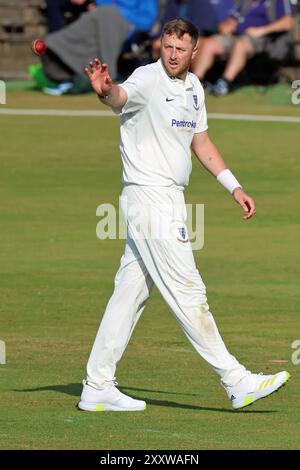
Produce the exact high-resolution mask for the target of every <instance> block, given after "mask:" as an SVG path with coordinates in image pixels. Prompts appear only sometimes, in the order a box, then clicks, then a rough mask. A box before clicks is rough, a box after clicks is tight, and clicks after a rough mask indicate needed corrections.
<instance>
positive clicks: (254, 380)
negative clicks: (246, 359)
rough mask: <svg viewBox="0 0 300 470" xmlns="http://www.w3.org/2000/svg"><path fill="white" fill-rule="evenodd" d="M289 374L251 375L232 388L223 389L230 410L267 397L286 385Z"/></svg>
mask: <svg viewBox="0 0 300 470" xmlns="http://www.w3.org/2000/svg"><path fill="white" fill-rule="evenodd" d="M289 378H290V374H289V373H288V372H286V371H282V372H278V374H275V375H263V374H262V373H261V374H251V373H249V375H247V376H246V377H245V378H243V379H242V380H241V381H240V382H239V383H238V384H237V385H235V386H234V387H225V390H226V392H227V395H228V398H229V399H230V401H231V405H232V408H234V409H238V408H244V407H245V406H248V405H251V404H252V403H253V402H254V401H256V400H259V399H260V398H264V397H267V396H268V395H271V393H273V392H276V391H277V390H278V389H279V388H280V387H282V386H283V385H285V384H286V382H287V381H288V380H289Z"/></svg>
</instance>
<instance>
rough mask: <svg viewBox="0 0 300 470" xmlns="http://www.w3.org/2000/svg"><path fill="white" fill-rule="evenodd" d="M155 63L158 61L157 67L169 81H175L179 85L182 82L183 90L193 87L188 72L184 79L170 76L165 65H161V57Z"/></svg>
mask: <svg viewBox="0 0 300 470" xmlns="http://www.w3.org/2000/svg"><path fill="white" fill-rule="evenodd" d="M157 63H158V67H159V69H160V71H161V72H162V73H163V75H164V76H165V77H166V78H167V80H169V81H170V82H173V83H174V82H175V83H179V84H181V85H182V84H183V86H184V88H185V90H189V89H192V88H193V85H192V83H191V80H190V77H189V73H187V75H186V78H185V81H183V80H181V79H180V78H176V77H171V76H170V75H168V74H167V71H166V69H165V67H164V66H163V63H162V60H161V59H158V61H157Z"/></svg>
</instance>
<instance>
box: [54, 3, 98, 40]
mask: <svg viewBox="0 0 300 470" xmlns="http://www.w3.org/2000/svg"><path fill="white" fill-rule="evenodd" d="M46 7H47V8H46V17H47V23H48V30H49V33H52V32H54V31H59V30H60V29H62V28H63V27H64V26H66V25H67V24H68V23H70V22H71V21H75V20H77V19H78V18H79V16H80V15H81V14H82V13H84V12H85V11H89V10H91V9H92V8H94V7H95V2H94V0H46Z"/></svg>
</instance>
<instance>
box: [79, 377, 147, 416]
mask: <svg viewBox="0 0 300 470" xmlns="http://www.w3.org/2000/svg"><path fill="white" fill-rule="evenodd" d="M116 385H118V384H117V382H114V381H112V382H111V384H109V385H108V386H107V387H106V388H105V389H103V390H98V389H96V388H94V387H91V386H90V385H88V384H87V382H86V381H83V390H82V394H81V400H80V402H79V403H78V405H77V406H78V408H79V409H80V410H84V411H142V410H144V409H145V408H146V403H145V402H144V401H142V400H134V399H133V398H131V397H128V396H127V395H125V394H124V393H122V392H120V390H118V389H117V387H116Z"/></svg>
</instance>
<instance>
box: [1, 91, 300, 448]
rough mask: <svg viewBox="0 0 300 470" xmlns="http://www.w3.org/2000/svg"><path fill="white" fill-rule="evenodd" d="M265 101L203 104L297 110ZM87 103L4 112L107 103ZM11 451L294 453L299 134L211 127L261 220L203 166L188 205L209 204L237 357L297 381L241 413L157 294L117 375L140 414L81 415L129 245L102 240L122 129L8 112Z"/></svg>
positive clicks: (5, 229)
mask: <svg viewBox="0 0 300 470" xmlns="http://www.w3.org/2000/svg"><path fill="white" fill-rule="evenodd" d="M259 100H260V97H258V98H257V102H255V100H249V99H248V98H247V96H246V95H243V96H239V95H233V96H230V97H228V99H225V100H222V99H221V100H220V101H218V100H214V99H209V100H208V111H210V112H216V111H219V112H239V113H247V112H248V113H250V112H251V113H253V112H255V111H256V112H257V113H261V114H266V113H269V114H271V113H272V114H276V113H277V114H286V115H287V114H289V115H297V114H298V115H299V106H298V109H296V107H295V106H294V107H291V106H278V107H276V106H271V105H268V104H264V103H260V102H259ZM99 106H100V104H98V102H97V100H96V98H95V97H94V96H93V95H88V96H81V97H64V98H58V99H55V98H48V97H45V96H43V95H42V94H38V93H35V92H33V91H29V90H28V91H12V92H10V93H8V101H7V107H24V108H26V107H28V108H40V107H47V108H56V109H58V108H67V109H77V108H78V109H79V108H81V109H96V108H99ZM0 134H1V138H0V162H1V169H0V210H1V230H0V242H1V250H0V275H1V281H0V296H1V297H0V298H1V302H0V312H1V316H0V340H4V341H5V342H6V347H7V364H5V365H0V393H1V400H0V448H1V449H200V450H201V449H300V435H299V425H300V409H299V389H300V365H298V366H297V365H293V364H292V362H291V355H292V353H293V349H292V348H291V344H292V342H293V341H294V340H297V339H300V320H299V274H300V273H299V271H300V268H299V266H300V253H299V245H298V243H297V242H298V240H299V234H300V227H299V222H300V220H299V219H300V218H299V191H298V188H299V178H300V160H299V124H287V123H286V124H281V123H261V122H257V123H256V122H232V121H215V120H211V122H210V134H211V136H212V138H213V140H214V141H215V142H216V144H217V145H218V147H219V148H220V149H221V150H222V153H223V156H224V158H225V160H226V161H227V164H228V166H229V167H230V168H231V169H232V170H233V171H234V173H235V174H236V176H237V178H238V179H239V180H241V182H242V183H243V184H244V186H245V188H246V189H247V191H248V192H249V193H250V194H251V195H253V197H254V198H255V199H256V202H257V208H258V213H257V216H256V217H255V219H253V220H251V221H249V222H247V223H245V222H243V221H242V219H241V217H242V211H241V210H240V209H239V207H238V206H237V205H236V204H235V203H234V202H233V201H232V199H231V197H230V196H229V195H228V194H227V193H226V191H225V190H224V189H223V188H221V187H220V186H219V185H218V184H217V183H216V182H215V181H214V180H213V178H212V177H211V176H210V175H209V174H208V173H206V172H205V171H204V170H203V169H202V168H201V167H200V166H199V165H198V164H197V163H196V161H195V162H194V170H193V173H192V177H191V181H190V185H189V187H188V189H187V190H186V200H187V202H190V203H191V202H193V203H196V202H198V203H204V204H205V245H204V249H203V250H201V251H198V252H196V253H195V256H196V260H197V264H198V267H199V270H200V272H201V273H202V276H203V279H204V281H205V283H206V285H207V291H208V300H209V304H210V307H211V311H212V312H213V314H214V317H215V319H216V321H217V324H218V326H219V329H220V332H221V334H222V336H223V338H224V340H225V343H226V344H227V346H228V348H229V350H230V351H231V352H232V354H234V355H235V356H237V358H238V359H239V360H240V361H241V362H242V363H244V364H245V365H246V366H247V367H248V368H249V369H251V370H252V371H254V372H260V371H264V372H265V373H273V372H276V371H279V370H281V369H286V370H288V371H289V372H290V373H291V374H292V378H291V380H290V382H289V383H288V385H287V386H286V387H285V388H283V389H282V390H281V391H279V393H277V394H274V395H273V396H271V397H269V398H267V399H266V400H261V401H259V402H257V403H255V404H254V405H253V406H252V407H249V409H246V410H244V411H240V412H234V411H232V410H231V407H230V404H229V402H228V400H227V397H226V394H225V391H224V390H223V389H222V387H221V386H220V385H219V383H218V378H217V377H216V376H215V375H214V374H213V372H212V371H211V370H210V369H209V368H208V366H207V365H206V364H205V363H204V362H203V360H202V359H201V358H200V357H198V356H197V354H196V352H194V350H193V349H192V347H191V346H190V344H189V343H188V342H187V340H186V338H185V336H184V334H183V333H182V332H181V330H180V329H179V327H178V325H177V323H176V322H175V320H174V319H173V317H172V315H171V314H170V312H169V311H168V309H167V307H166V305H165V304H164V302H163V301H162V299H161V297H160V296H159V294H158V292H157V290H154V291H153V293H152V296H151V298H150V300H149V302H148V305H147V308H146V310H145V312H144V314H143V316H142V318H141V320H140V322H139V324H138V325H137V328H136V330H135V332H134V334H133V337H132V340H131V342H130V343H129V346H128V348H127V350H126V352H125V355H124V357H123V359H122V361H121V362H120V364H119V367H118V371H117V372H118V373H117V380H118V382H119V386H120V387H121V389H122V390H123V391H124V392H125V393H128V394H130V395H131V396H134V397H136V398H139V399H144V400H146V401H147V404H148V406H147V409H146V411H145V412H141V413H84V412H79V411H77V409H76V408H75V405H76V403H77V401H78V399H79V396H80V393H81V380H82V379H83V377H84V375H85V366H86V361H87V358H88V355H89V352H90V349H91V346H92V343H93V341H94V337H95V334H96V331H97V328H98V324H99V321H100V319H101V316H102V313H103V311H104V308H105V305H106V303H107V301H108V299H109V297H110V294H111V292H112V287H113V279H114V275H115V272H116V270H117V268H118V264H119V258H120V256H121V255H122V250H123V243H124V242H123V241H122V240H117V241H114V240H105V241H100V240H98V239H97V238H96V233H95V230H96V225H97V222H98V220H99V219H98V218H97V217H96V208H97V206H98V205H99V204H101V203H104V202H108V203H113V204H117V203H118V196H119V193H120V190H121V182H120V179H121V163H120V157H119V152H118V141H119V128H118V120H117V119H116V118H113V117H112V118H110V117H107V118H101V117H97V118H95V117H38V116H37V117H29V116H27V117H24V116H1V115H0Z"/></svg>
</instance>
